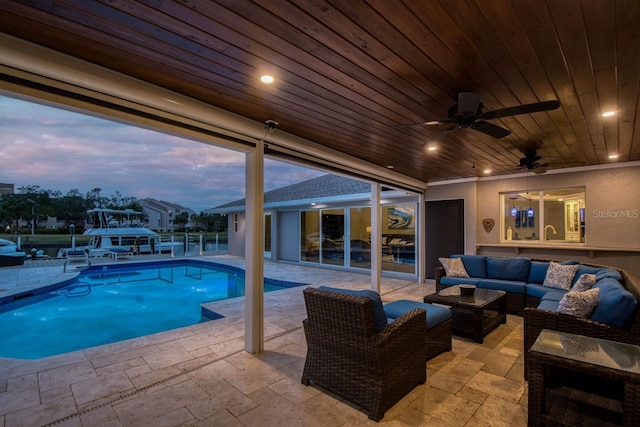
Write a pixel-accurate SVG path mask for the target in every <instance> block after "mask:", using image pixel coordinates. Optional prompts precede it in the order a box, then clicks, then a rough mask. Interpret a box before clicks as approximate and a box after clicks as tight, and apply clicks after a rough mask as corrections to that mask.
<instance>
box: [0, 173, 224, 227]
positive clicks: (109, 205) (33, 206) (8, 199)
mask: <svg viewBox="0 0 640 427" xmlns="http://www.w3.org/2000/svg"><path fill="white" fill-rule="evenodd" d="M101 193H102V189H100V188H94V189H93V190H90V191H87V192H86V193H85V194H82V193H81V192H80V190H78V189H75V188H73V189H71V190H69V191H68V192H67V193H66V194H62V192H61V191H52V190H45V189H42V188H40V186H39V185H26V186H22V187H19V188H18V189H17V192H16V193H15V194H2V195H0V224H2V229H3V230H5V231H9V232H10V231H13V232H15V231H19V229H20V220H22V221H26V222H27V223H28V224H29V228H31V227H32V226H33V227H34V228H35V229H37V228H38V224H39V223H40V222H41V221H46V219H47V218H48V217H56V218H57V219H58V220H62V221H64V227H63V228H62V229H61V230H60V231H62V232H68V230H69V228H70V226H71V225H73V226H74V227H80V228H79V229H78V230H82V229H83V228H84V225H85V218H86V212H87V211H88V210H90V209H94V208H106V209H120V210H124V209H132V210H134V211H138V212H143V209H142V205H141V204H140V201H139V200H138V199H137V198H135V197H131V196H123V195H122V194H120V192H118V191H116V192H115V193H114V194H112V195H110V196H103V195H102V194H101ZM141 220H143V221H147V220H148V216H147V215H146V214H143V215H141ZM189 220H191V222H192V223H195V224H197V228H198V230H201V231H226V230H227V220H226V216H224V215H221V214H208V213H204V212H201V213H200V214H195V215H191V218H189V214H188V213H187V212H182V213H181V214H178V215H175V217H174V218H173V225H174V230H176V231H180V229H183V230H184V229H185V228H186V226H187V224H188V222H189Z"/></svg>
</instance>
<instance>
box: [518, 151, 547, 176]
mask: <svg viewBox="0 0 640 427" xmlns="http://www.w3.org/2000/svg"><path fill="white" fill-rule="evenodd" d="M540 160H542V156H540V155H539V154H538V153H537V152H536V150H535V149H531V148H527V149H526V150H525V151H524V157H523V158H521V159H520V167H521V168H525V169H526V170H527V171H532V172H533V173H535V174H541V173H545V172H546V171H547V169H546V167H547V166H549V163H540Z"/></svg>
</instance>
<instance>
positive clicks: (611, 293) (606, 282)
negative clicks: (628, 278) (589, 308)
mask: <svg viewBox="0 0 640 427" xmlns="http://www.w3.org/2000/svg"><path fill="white" fill-rule="evenodd" d="M593 288H594V289H596V288H597V289H600V301H599V303H598V307H596V310H595V311H594V312H593V314H592V315H591V320H593V321H596V322H600V323H604V324H605V325H609V326H613V327H616V328H626V327H627V326H628V324H629V322H631V321H632V320H633V316H634V314H635V311H636V307H637V305H638V301H636V299H635V297H634V296H633V294H632V293H631V292H629V291H628V290H626V289H625V288H623V287H622V285H621V284H620V283H619V282H618V281H616V280H614V279H610V278H605V279H602V280H599V281H598V282H596V284H595V285H593Z"/></svg>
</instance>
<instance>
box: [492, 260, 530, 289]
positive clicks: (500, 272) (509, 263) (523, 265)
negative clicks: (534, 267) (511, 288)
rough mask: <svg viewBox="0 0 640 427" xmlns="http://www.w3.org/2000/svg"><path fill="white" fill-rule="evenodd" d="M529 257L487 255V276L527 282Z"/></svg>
mask: <svg viewBox="0 0 640 427" xmlns="http://www.w3.org/2000/svg"><path fill="white" fill-rule="evenodd" d="M530 265H531V260H530V259H529V258H494V257H487V275H488V276H487V277H488V278H490V279H502V280H515V281H520V282H525V283H526V282H527V279H528V278H529V266H530Z"/></svg>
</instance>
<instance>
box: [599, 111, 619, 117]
mask: <svg viewBox="0 0 640 427" xmlns="http://www.w3.org/2000/svg"><path fill="white" fill-rule="evenodd" d="M615 115H616V112H615V111H605V112H604V113H602V117H613V116H615Z"/></svg>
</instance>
